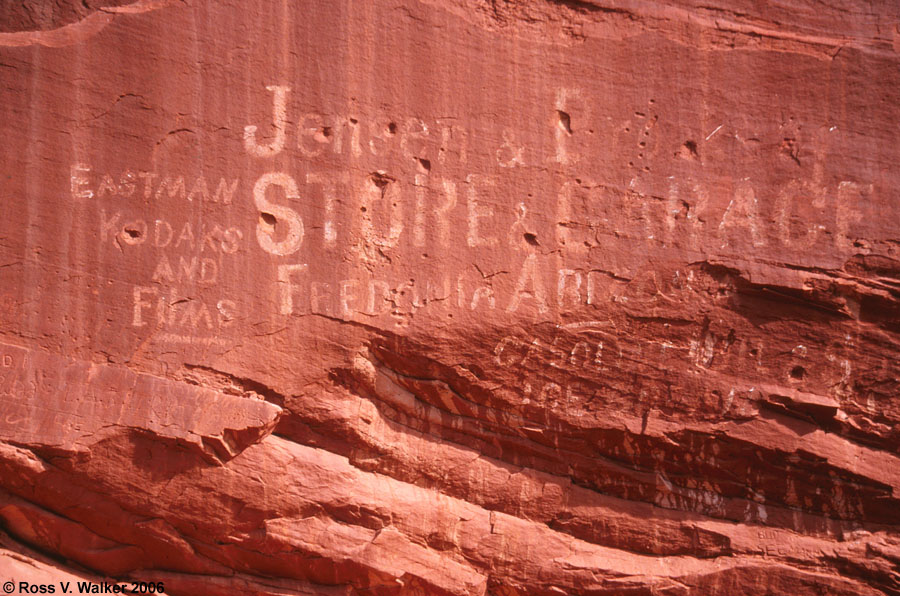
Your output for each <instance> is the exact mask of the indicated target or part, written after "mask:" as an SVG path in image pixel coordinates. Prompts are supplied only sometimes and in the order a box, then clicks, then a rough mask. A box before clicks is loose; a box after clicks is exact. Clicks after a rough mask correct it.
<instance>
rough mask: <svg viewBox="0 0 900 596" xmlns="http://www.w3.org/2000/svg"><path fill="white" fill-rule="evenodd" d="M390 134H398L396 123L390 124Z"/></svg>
mask: <svg viewBox="0 0 900 596" xmlns="http://www.w3.org/2000/svg"><path fill="white" fill-rule="evenodd" d="M388 133H389V134H392V135H395V134H397V123H396V122H391V123H390V124H388Z"/></svg>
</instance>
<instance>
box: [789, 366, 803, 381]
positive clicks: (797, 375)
mask: <svg viewBox="0 0 900 596" xmlns="http://www.w3.org/2000/svg"><path fill="white" fill-rule="evenodd" d="M805 376H806V369H805V368H803V367H802V366H795V367H794V368H792V369H791V378H793V379H802V378H803V377H805Z"/></svg>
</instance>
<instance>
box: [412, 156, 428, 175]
mask: <svg viewBox="0 0 900 596" xmlns="http://www.w3.org/2000/svg"><path fill="white" fill-rule="evenodd" d="M416 161H418V162H419V167H420V168H422V169H423V170H424V171H426V172H430V171H431V160H429V159H425V158H423V157H417V158H416Z"/></svg>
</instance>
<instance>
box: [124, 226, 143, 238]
mask: <svg viewBox="0 0 900 596" xmlns="http://www.w3.org/2000/svg"><path fill="white" fill-rule="evenodd" d="M125 233H126V234H128V236H129V238H140V237H141V233H140V232H139V231H138V230H134V229H132V228H125Z"/></svg>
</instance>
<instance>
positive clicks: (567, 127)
mask: <svg viewBox="0 0 900 596" xmlns="http://www.w3.org/2000/svg"><path fill="white" fill-rule="evenodd" d="M556 114H557V115H558V116H559V125H560V126H561V127H562V129H563V130H564V131H566V132H567V133H569V134H572V117H571V116H569V115H568V114H567V113H565V112H563V111H562V110H556Z"/></svg>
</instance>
